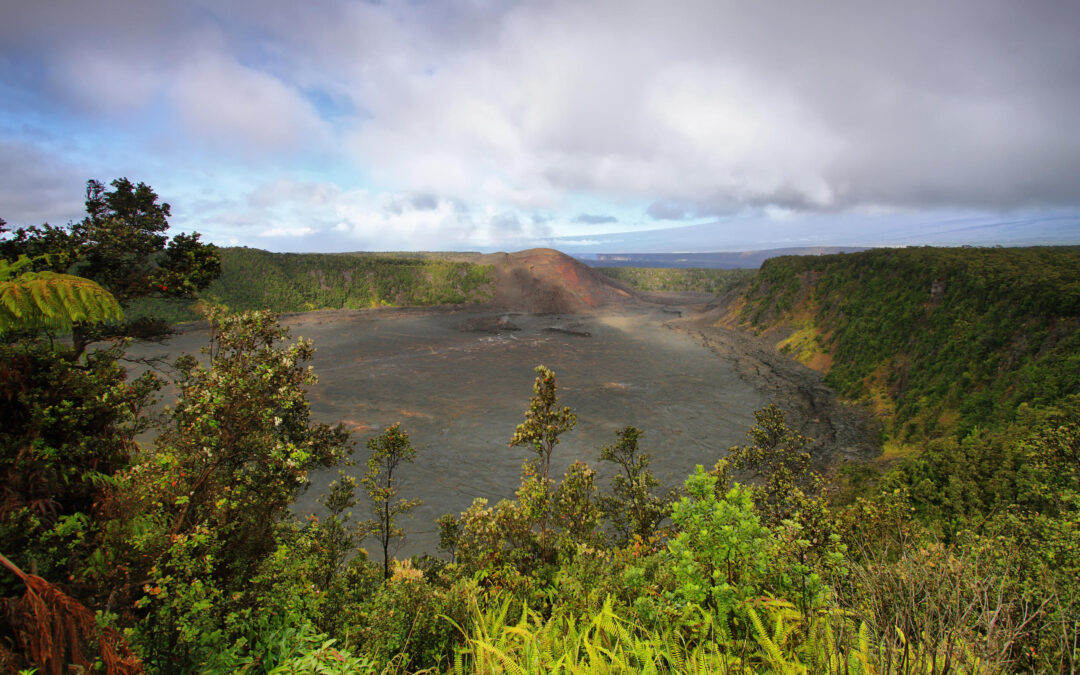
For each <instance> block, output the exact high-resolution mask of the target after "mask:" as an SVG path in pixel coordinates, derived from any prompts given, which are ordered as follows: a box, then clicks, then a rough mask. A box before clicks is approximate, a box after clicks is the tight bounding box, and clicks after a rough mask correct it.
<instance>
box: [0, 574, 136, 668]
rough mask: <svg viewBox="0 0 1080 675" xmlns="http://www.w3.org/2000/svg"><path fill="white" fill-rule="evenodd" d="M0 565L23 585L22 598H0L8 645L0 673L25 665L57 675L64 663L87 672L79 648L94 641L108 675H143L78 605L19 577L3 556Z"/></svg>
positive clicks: (114, 637) (35, 579)
mask: <svg viewBox="0 0 1080 675" xmlns="http://www.w3.org/2000/svg"><path fill="white" fill-rule="evenodd" d="M0 564H2V565H3V566H4V567H6V568H8V569H9V570H10V571H11V572H12V573H13V574H15V575H16V576H18V577H19V578H20V579H21V580H22V581H23V583H24V584H26V593H24V594H23V596H22V597H21V598H3V599H0V619H2V623H6V624H7V626H4V629H5V630H4V632H6V633H9V640H12V641H13V642H12V643H11V644H8V645H5V644H3V643H0V672H3V673H17V672H18V669H19V668H20V667H27V666H29V667H36V668H38V669H39V671H40V672H41V673H45V674H47V675H62V674H63V673H64V672H66V671H67V666H68V665H69V664H72V665H76V666H81V667H83V668H84V669H89V668H90V667H91V666H92V665H93V664H92V663H91V661H90V660H88V659H87V657H86V653H85V651H84V649H85V648H86V646H88V645H93V644H94V643H95V642H96V643H97V652H98V656H99V657H100V659H101V661H102V662H103V663H104V665H105V672H106V674H107V675H137V674H141V673H142V672H143V668H142V663H141V662H140V661H139V659H138V658H137V657H136V656H135V655H134V654H133V653H132V651H131V648H130V647H128V645H127V643H126V642H125V641H124V638H123V637H122V636H121V635H120V634H119V633H117V632H116V631H115V630H113V629H112V628H99V627H98V625H97V622H96V621H95V620H94V614H93V612H91V611H90V610H89V609H87V608H86V607H85V606H83V605H82V603H80V602H79V601H77V600H75V599H74V598H72V597H70V596H68V595H67V594H65V593H64V592H63V591H61V590H60V589H59V588H57V587H56V586H53V585H52V584H50V583H49V582H48V581H45V580H44V579H42V578H41V577H39V576H36V575H33V574H27V573H25V572H23V571H22V570H21V569H19V568H18V567H17V566H16V565H15V564H14V563H12V562H11V561H10V560H8V559H7V558H5V557H4V556H3V555H0ZM2 623H0V625H2ZM19 652H21V655H20V653H19Z"/></svg>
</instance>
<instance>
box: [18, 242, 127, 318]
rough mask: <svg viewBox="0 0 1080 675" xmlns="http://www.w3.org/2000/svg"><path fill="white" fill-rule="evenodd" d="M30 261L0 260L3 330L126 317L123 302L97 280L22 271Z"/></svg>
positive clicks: (24, 258)
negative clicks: (122, 308) (13, 261)
mask: <svg viewBox="0 0 1080 675" xmlns="http://www.w3.org/2000/svg"><path fill="white" fill-rule="evenodd" d="M29 264H30V260H29V259H28V258H26V256H21V257H20V258H19V261H18V262H15V263H9V262H6V261H2V260H0V333H5V332H7V331H11V330H22V329H34V328H61V329H62V328H70V327H71V325H72V324H73V323H75V322H76V321H88V322H91V323H105V322H110V321H119V320H121V319H123V317H124V314H123V312H122V311H121V309H120V303H118V302H117V301H116V298H114V297H113V295H112V294H111V293H109V292H108V291H106V290H105V289H104V288H102V287H101V286H99V285H98V284H97V283H95V282H93V281H90V280H89V279H84V278H82V277H77V276H73V275H70V274H57V273H55V272H21V270H23V269H24V268H26V267H28V266H29ZM19 272H21V273H19ZM16 274H17V276H16Z"/></svg>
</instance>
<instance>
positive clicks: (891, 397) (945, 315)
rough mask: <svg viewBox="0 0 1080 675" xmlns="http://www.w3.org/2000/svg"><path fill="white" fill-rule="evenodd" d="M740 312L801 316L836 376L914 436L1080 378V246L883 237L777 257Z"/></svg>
mask: <svg viewBox="0 0 1080 675" xmlns="http://www.w3.org/2000/svg"><path fill="white" fill-rule="evenodd" d="M745 297H746V303H745V305H744V306H743V307H742V309H741V313H740V316H741V317H742V318H743V319H744V320H745V321H747V322H748V323H749V324H750V325H753V326H755V327H758V328H768V327H772V326H775V325H777V324H778V323H787V324H789V325H792V326H793V327H794V328H796V329H799V331H798V332H797V333H796V335H794V336H792V337H793V339H792V340H791V341H789V344H790V347H791V350H792V351H793V352H794V353H796V355H799V356H802V357H803V358H804V359H809V358H810V357H811V356H813V355H814V354H815V353H816V352H821V351H824V352H825V353H827V354H828V355H829V356H830V357H831V361H832V366H831V369H830V370H829V372H828V375H827V379H826V382H827V383H828V384H830V385H832V386H833V387H835V388H836V389H837V390H838V391H839V392H841V393H842V394H843V395H844V396H846V397H849V398H852V399H860V398H865V399H876V400H877V402H878V403H879V405H880V407H881V409H882V410H883V411H885V412H887V413H891V416H890V419H891V420H892V421H894V422H895V431H896V433H897V435H898V436H899V437H901V438H902V439H905V440H911V439H918V438H921V437H923V436H924V435H929V436H937V435H942V434H947V433H955V434H957V435H963V434H966V433H967V432H968V431H970V430H972V429H973V428H975V427H987V426H998V425H1000V424H1002V423H1007V422H1009V421H1010V420H1012V419H1013V417H1014V411H1015V410H1016V409H1017V406H1018V405H1019V404H1021V403H1025V402H1027V403H1031V404H1033V405H1040V406H1042V405H1052V404H1053V403H1055V402H1056V401H1060V400H1061V399H1062V398H1063V397H1065V396H1068V395H1070V394H1075V393H1078V392H1080V248H1077V247H1055V248H1050V247H1042V248H1013V249H1009V248H989V249H975V248H962V249H940V248H908V249H882V250H872V251H865V252H862V253H854V254H841V255H832V256H806V257H783V258H773V259H771V260H768V261H766V262H765V263H764V264H763V265H762V268H761V271H760V274H759V275H758V277H757V278H756V279H755V280H754V281H753V282H752V283H751V285H750V287H749V290H748V291H747V292H746V296H745Z"/></svg>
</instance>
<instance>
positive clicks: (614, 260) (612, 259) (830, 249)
mask: <svg viewBox="0 0 1080 675" xmlns="http://www.w3.org/2000/svg"><path fill="white" fill-rule="evenodd" d="M865 250H867V249H866V247H859V246H796V247H791V248H772V249H766V250H762V251H714V252H710V253H585V254H580V255H576V256H574V257H576V258H577V259H578V260H581V261H582V262H584V263H585V264H587V265H591V266H593V267H706V268H709V267H711V268H719V269H740V268H742V269H756V268H758V267H761V263H763V262H765V261H766V260H768V259H769V258H776V257H779V256H782V255H829V254H831V253H858V252H859V251H865Z"/></svg>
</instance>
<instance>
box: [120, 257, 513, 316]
mask: <svg viewBox="0 0 1080 675" xmlns="http://www.w3.org/2000/svg"><path fill="white" fill-rule="evenodd" d="M493 294H494V274H493V269H492V266H491V265H480V264H474V263H468V262H457V261H451V260H446V259H440V258H438V257H436V256H423V255H418V254H412V255H404V254H393V253H328V254H323V253H270V252H269V251H262V250H259V249H253V248H223V249H221V276H220V277H219V278H218V279H217V280H216V281H214V282H213V283H212V284H211V285H210V286H209V287H208V288H207V289H206V290H204V291H202V292H201V293H200V294H199V301H202V302H209V303H213V304H220V305H225V306H226V307H228V308H229V309H231V310H233V311H244V310H250V309H264V308H269V309H272V310H273V311H276V312H303V311H309V310H315V309H360V308H364V307H380V306H386V305H394V306H404V305H443V304H458V303H468V302H485V301H487V300H490V299H491V297H492V295H493ZM132 313H134V314H135V315H139V314H142V313H148V314H153V315H155V316H162V315H165V316H166V317H167V318H168V319H170V320H172V321H190V320H192V319H196V318H198V316H199V315H198V313H197V312H196V311H195V303H190V302H188V303H179V304H177V303H174V304H171V305H168V306H166V305H165V304H164V303H162V302H161V301H155V302H153V304H151V303H149V302H148V303H144V304H143V305H140V306H136V307H134V308H133V309H132Z"/></svg>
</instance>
